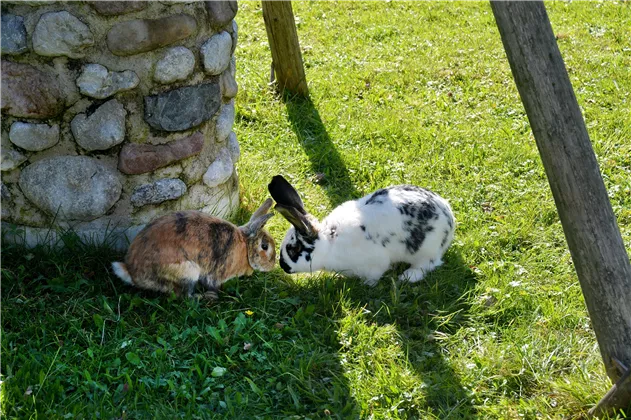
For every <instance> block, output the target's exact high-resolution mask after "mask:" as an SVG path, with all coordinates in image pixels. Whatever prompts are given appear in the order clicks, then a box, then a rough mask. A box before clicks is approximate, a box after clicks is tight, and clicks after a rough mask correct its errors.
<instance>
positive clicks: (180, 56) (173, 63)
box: [153, 47, 195, 84]
mask: <svg viewBox="0 0 631 420" xmlns="http://www.w3.org/2000/svg"><path fill="white" fill-rule="evenodd" d="M194 67H195V56H194V55H193V53H192V52H191V50H189V49H188V48H186V47H173V48H169V49H168V50H167V51H166V52H165V53H164V56H163V57H162V58H161V59H160V61H158V62H157V63H156V69H155V73H154V74H153V78H154V79H155V80H156V81H157V82H160V83H164V84H167V83H173V82H176V81H178V80H185V79H186V78H187V77H188V76H190V75H191V73H192V72H193V69H194Z"/></svg>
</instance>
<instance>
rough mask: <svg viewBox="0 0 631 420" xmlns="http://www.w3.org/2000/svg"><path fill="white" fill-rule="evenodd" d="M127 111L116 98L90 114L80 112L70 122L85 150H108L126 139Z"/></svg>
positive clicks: (80, 144) (73, 133)
mask: <svg viewBox="0 0 631 420" xmlns="http://www.w3.org/2000/svg"><path fill="white" fill-rule="evenodd" d="M126 116H127V111H126V110H125V108H124V107H123V105H122V104H121V103H120V102H118V101H117V100H116V99H112V100H111V101H108V102H106V103H104V104H103V105H101V106H100V107H98V108H97V110H96V111H94V113H93V114H92V115H90V116H87V115H86V114H78V115H77V116H76V117H74V118H73V120H72V122H71V123H70V128H71V129H72V135H73V136H74V138H75V140H76V141H77V143H78V144H79V146H81V147H83V148H84V149H85V150H87V151H89V152H91V151H94V150H107V149H109V148H111V147H114V146H116V145H117V144H120V143H122V142H123V140H125V117H126Z"/></svg>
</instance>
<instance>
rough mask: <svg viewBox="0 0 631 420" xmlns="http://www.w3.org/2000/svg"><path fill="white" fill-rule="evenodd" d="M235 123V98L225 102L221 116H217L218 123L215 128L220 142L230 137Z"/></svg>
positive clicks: (216, 136)
mask: <svg viewBox="0 0 631 420" xmlns="http://www.w3.org/2000/svg"><path fill="white" fill-rule="evenodd" d="M233 125H234V99H233V100H231V101H230V102H228V103H227V104H223V105H222V107H221V111H220V112H219V116H218V117H217V125H216V128H215V139H216V140H217V142H218V143H222V142H223V141H225V140H226V139H227V138H228V135H229V134H230V132H231V131H232V126H233Z"/></svg>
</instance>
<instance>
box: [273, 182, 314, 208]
mask: <svg viewBox="0 0 631 420" xmlns="http://www.w3.org/2000/svg"><path fill="white" fill-rule="evenodd" d="M267 189H268V190H269V193H270V194H271V195H272V198H273V199H274V201H276V202H277V203H278V204H281V205H283V206H285V207H294V208H295V209H296V210H298V211H299V212H300V213H302V214H307V212H306V211H305V207H304V205H303V204H302V200H301V199H300V195H298V192H297V191H296V190H295V189H294V187H292V186H291V184H290V183H289V182H287V180H286V179H285V178H283V177H282V175H276V176H275V177H273V178H272V182H270V183H269V185H268V186H267Z"/></svg>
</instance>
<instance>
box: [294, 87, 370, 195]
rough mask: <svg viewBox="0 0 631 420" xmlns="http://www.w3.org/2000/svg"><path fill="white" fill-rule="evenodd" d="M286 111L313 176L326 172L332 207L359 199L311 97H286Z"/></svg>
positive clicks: (326, 185)
mask: <svg viewBox="0 0 631 420" xmlns="http://www.w3.org/2000/svg"><path fill="white" fill-rule="evenodd" d="M284 101H285V106H286V107H287V114H288V116H289V121H290V122H291V125H292V128H293V130H294V132H295V133H296V136H297V137H298V140H299V142H300V145H301V146H302V148H303V149H304V151H305V153H306V154H307V156H308V157H309V161H310V162H311V169H312V171H313V176H314V177H315V175H316V174H318V173H322V174H324V182H323V186H324V191H325V192H326V194H327V196H328V197H329V201H330V202H331V205H332V206H333V207H335V206H337V205H339V204H341V203H343V202H344V201H346V200H349V199H353V198H358V197H359V193H358V192H357V191H356V190H355V187H354V186H353V183H352V181H351V178H350V175H349V172H348V169H347V168H346V164H345V163H344V160H343V159H342V157H341V156H340V154H339V152H338V151H337V149H336V148H335V145H334V144H333V142H332V141H331V138H330V137H329V134H328V133H327V131H326V127H325V126H324V124H323V123H322V118H320V113H319V112H318V110H317V109H316V108H315V106H314V105H313V102H312V101H311V98H301V97H296V96H294V97H289V96H287V95H286V94H285V96H284Z"/></svg>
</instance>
